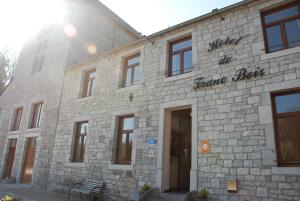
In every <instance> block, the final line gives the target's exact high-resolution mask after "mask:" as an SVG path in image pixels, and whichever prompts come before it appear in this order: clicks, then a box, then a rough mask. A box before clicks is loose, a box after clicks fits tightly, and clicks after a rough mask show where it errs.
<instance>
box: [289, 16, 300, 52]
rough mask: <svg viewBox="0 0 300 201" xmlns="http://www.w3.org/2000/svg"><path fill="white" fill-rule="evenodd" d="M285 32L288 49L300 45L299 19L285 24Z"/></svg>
mask: <svg viewBox="0 0 300 201" xmlns="http://www.w3.org/2000/svg"><path fill="white" fill-rule="evenodd" d="M285 32H286V36H287V40H288V44H289V47H295V46H299V45H300V19H297V20H293V21H290V22H287V23H285Z"/></svg>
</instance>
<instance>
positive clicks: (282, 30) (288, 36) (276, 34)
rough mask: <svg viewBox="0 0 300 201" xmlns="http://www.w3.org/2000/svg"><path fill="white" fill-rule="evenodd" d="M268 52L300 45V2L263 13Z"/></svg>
mask: <svg viewBox="0 0 300 201" xmlns="http://www.w3.org/2000/svg"><path fill="white" fill-rule="evenodd" d="M262 23H263V29H264V38H265V46H266V52H268V53H269V52H275V51H279V50H282V49H288V48H292V47H296V46H299V45H300V2H299V1H296V2H294V3H291V4H287V5H284V6H281V7H278V8H275V9H272V10H269V11H266V12H263V13H262Z"/></svg>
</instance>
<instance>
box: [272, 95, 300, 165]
mask: <svg viewBox="0 0 300 201" xmlns="http://www.w3.org/2000/svg"><path fill="white" fill-rule="evenodd" d="M272 102H273V116H274V123H275V125H274V127H275V138H276V145H277V155H278V157H277V158H278V164H279V166H300V90H293V91H286V92H280V93H274V94H272Z"/></svg>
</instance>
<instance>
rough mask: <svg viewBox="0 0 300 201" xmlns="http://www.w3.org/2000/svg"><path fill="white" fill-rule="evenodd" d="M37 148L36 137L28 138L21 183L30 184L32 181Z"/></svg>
mask: <svg viewBox="0 0 300 201" xmlns="http://www.w3.org/2000/svg"><path fill="white" fill-rule="evenodd" d="M35 150H36V138H28V139H27V145H26V155H25V160H24V165H23V173H22V179H21V183H25V184H30V183H31V182H32V170H33V165H34V158H35Z"/></svg>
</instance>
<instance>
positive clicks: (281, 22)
mask: <svg viewBox="0 0 300 201" xmlns="http://www.w3.org/2000/svg"><path fill="white" fill-rule="evenodd" d="M293 6H297V7H298V12H299V13H298V15H294V16H290V17H287V18H284V19H281V20H277V21H274V22H270V23H267V24H266V23H265V19H264V18H265V16H266V15H270V14H272V13H276V12H278V11H281V10H284V9H286V8H289V7H293ZM297 19H300V2H299V1H294V2H290V3H287V4H284V5H281V6H278V7H276V8H272V9H270V10H266V11H262V12H261V21H262V29H263V37H264V44H265V51H266V53H273V52H278V51H281V50H285V49H289V48H293V47H289V44H288V39H287V35H286V31H285V27H284V25H285V23H287V22H290V21H293V20H297ZM276 25H279V27H280V33H281V39H282V46H283V48H282V49H280V50H275V51H270V47H269V45H268V37H267V32H266V29H267V28H269V27H273V26H276ZM295 47H297V46H295Z"/></svg>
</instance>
